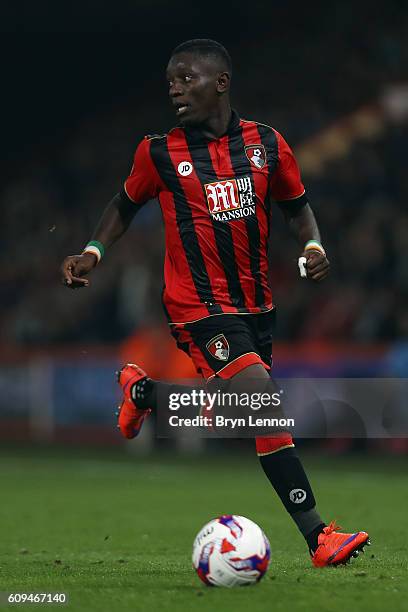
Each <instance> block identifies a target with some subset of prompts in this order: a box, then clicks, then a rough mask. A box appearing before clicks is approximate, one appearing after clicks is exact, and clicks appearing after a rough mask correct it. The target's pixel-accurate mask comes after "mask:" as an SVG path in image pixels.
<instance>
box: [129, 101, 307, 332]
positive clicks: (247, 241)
mask: <svg viewBox="0 0 408 612" xmlns="http://www.w3.org/2000/svg"><path fill="white" fill-rule="evenodd" d="M125 191H126V194H127V196H128V197H129V198H130V199H131V200H132V201H133V202H134V203H135V204H137V205H142V204H144V203H145V202H147V201H148V200H150V199H152V198H155V197H158V199H159V201H160V206H161V209H162V213H163V219H164V225H165V239H166V254H165V263H164V281H165V287H164V292H163V302H164V306H165V309H166V311H167V314H168V317H169V321H170V322H171V323H187V322H192V321H197V320H199V319H202V318H205V317H208V316H212V315H220V314H226V313H235V314H237V313H259V312H264V311H267V310H270V309H271V308H272V307H273V304H272V293H271V289H270V287H269V284H268V257H267V253H268V237H269V228H270V216H271V213H270V202H271V198H272V199H274V200H276V201H279V202H282V201H286V200H293V199H295V198H298V197H300V196H302V195H303V193H304V187H303V184H302V182H301V178H300V173H299V169H298V165H297V163H296V160H295V158H294V155H293V153H292V151H291V149H290V147H289V146H288V144H287V143H286V142H285V140H284V139H283V137H282V136H281V135H280V134H279V133H278V132H277V131H276V130H274V129H273V128H271V127H269V126H267V125H263V124H261V123H257V122H255V121H246V120H244V119H240V118H239V117H238V115H237V114H236V113H235V112H233V114H232V118H231V121H230V124H229V127H228V131H227V133H226V134H225V135H224V136H222V137H221V138H218V139H215V140H206V139H205V138H204V137H203V136H202V134H201V133H200V131H199V130H197V129H192V128H184V127H176V128H174V129H173V130H171V131H170V132H169V133H168V134H166V135H163V136H146V137H145V138H144V139H143V140H142V142H141V143H140V144H139V146H138V147H137V150H136V153H135V157H134V164H133V167H132V170H131V173H130V175H129V177H128V178H127V179H126V181H125Z"/></svg>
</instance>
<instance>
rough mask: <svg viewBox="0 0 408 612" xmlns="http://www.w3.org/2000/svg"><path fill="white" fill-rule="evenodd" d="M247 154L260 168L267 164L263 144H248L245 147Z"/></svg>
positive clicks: (252, 162)
mask: <svg viewBox="0 0 408 612" xmlns="http://www.w3.org/2000/svg"><path fill="white" fill-rule="evenodd" d="M245 155H246V156H247V158H248V159H249V161H250V162H251V164H254V166H255V168H258V169H259V170H260V169H261V168H263V167H264V165H265V164H266V152H265V147H264V146H263V145H261V144H254V145H248V146H246V147H245Z"/></svg>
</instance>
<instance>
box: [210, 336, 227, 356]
mask: <svg viewBox="0 0 408 612" xmlns="http://www.w3.org/2000/svg"><path fill="white" fill-rule="evenodd" d="M206 347H207V350H208V351H209V352H210V353H211V355H212V356H213V357H215V358H216V359H219V360H220V361H227V360H228V357H229V344H228V341H227V339H226V337H225V336H224V334H218V336H215V337H214V338H211V340H210V341H209V342H207V344H206Z"/></svg>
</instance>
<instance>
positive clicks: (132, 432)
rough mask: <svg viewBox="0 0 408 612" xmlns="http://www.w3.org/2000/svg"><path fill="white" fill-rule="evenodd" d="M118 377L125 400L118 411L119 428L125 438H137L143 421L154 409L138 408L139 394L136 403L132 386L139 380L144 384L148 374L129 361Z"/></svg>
mask: <svg viewBox="0 0 408 612" xmlns="http://www.w3.org/2000/svg"><path fill="white" fill-rule="evenodd" d="M117 377H118V383H119V384H120V386H121V387H122V391H123V400H122V403H121V405H120V406H119V408H118V412H117V413H116V416H117V417H118V428H119V429H120V431H121V433H122V435H124V436H125V438H128V439H131V438H135V437H136V436H137V435H138V434H139V432H140V430H141V428H142V425H143V421H144V420H145V418H146V417H148V416H149V414H150V413H151V411H152V409H151V408H145V409H143V410H141V409H140V408H138V407H137V406H136V403H137V394H136V399H135V401H136V403H135V402H134V401H133V399H132V396H131V389H132V386H133V385H134V384H135V383H137V382H139V381H142V382H141V385H143V384H144V383H143V379H147V374H146V372H145V371H144V370H142V368H140V367H139V366H137V365H136V364H134V363H127V364H126V365H124V366H123V368H122V369H121V370H120V371H119V372H117Z"/></svg>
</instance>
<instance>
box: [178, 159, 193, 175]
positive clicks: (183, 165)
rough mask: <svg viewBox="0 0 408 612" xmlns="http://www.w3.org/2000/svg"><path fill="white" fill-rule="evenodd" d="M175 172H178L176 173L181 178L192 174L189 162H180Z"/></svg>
mask: <svg viewBox="0 0 408 612" xmlns="http://www.w3.org/2000/svg"><path fill="white" fill-rule="evenodd" d="M177 170H178V173H179V174H181V176H188V175H189V174H191V173H192V171H193V166H192V165H191V164H190V162H189V161H182V162H180V163H179V165H178V166H177Z"/></svg>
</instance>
